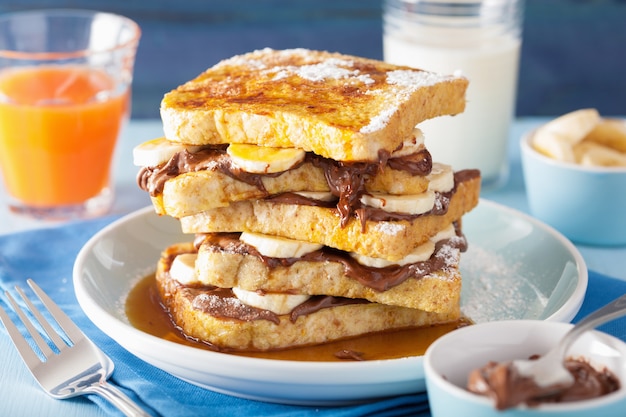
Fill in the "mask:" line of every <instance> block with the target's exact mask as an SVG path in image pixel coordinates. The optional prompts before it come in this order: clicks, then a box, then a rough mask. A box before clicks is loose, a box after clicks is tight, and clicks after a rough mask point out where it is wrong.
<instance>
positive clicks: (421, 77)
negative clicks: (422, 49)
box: [387, 70, 452, 90]
mask: <svg viewBox="0 0 626 417" xmlns="http://www.w3.org/2000/svg"><path fill="white" fill-rule="evenodd" d="M451 79H452V78H451V77H450V76H448V75H440V74H437V73H433V72H428V71H415V70H396V71H389V72H388V73H387V83H388V84H391V85H397V86H400V87H405V88H410V89H412V90H417V89H419V88H423V87H429V86H432V85H435V84H437V83H440V82H443V81H446V80H451Z"/></svg>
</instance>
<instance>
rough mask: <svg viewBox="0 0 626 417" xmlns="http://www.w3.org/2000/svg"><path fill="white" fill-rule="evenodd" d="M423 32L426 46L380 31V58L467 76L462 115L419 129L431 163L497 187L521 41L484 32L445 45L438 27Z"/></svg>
mask: <svg viewBox="0 0 626 417" xmlns="http://www.w3.org/2000/svg"><path fill="white" fill-rule="evenodd" d="M406 30H409V29H408V28H407V29H406ZM451 32H454V30H451ZM428 35H429V36H426V39H428V42H429V44H425V42H424V43H422V42H420V43H419V44H418V43H417V42H416V41H415V39H413V40H406V39H405V38H401V37H400V36H399V35H398V34H396V33H394V34H388V33H385V36H384V39H383V46H384V59H385V61H388V62H391V63H395V64H402V65H409V66H412V67H417V68H421V69H424V70H429V71H435V72H441V73H446V74H452V73H455V72H457V71H458V72H461V73H462V74H463V75H465V76H466V77H467V78H468V79H469V81H470V83H469V87H468V90H467V95H466V97H467V105H466V108H465V111H464V112H463V113H462V114H459V115H456V116H453V117H452V116H442V117H438V118H435V119H431V120H428V121H426V122H423V123H420V125H419V127H420V129H422V131H423V132H424V137H425V139H426V147H427V148H428V150H429V151H430V152H431V154H432V156H433V161H437V162H444V163H447V164H450V165H452V166H453V167H454V169H455V170H459V169H463V168H478V169H480V170H481V174H482V177H483V187H484V188H489V187H491V186H496V185H499V183H501V182H502V181H503V180H504V179H506V174H507V172H508V164H507V142H508V136H509V126H510V123H511V119H512V117H513V115H514V111H515V96H516V90H517V74H518V65H519V55H520V46H521V41H520V40H519V39H517V38H516V37H514V36H509V35H506V34H505V35H502V34H499V35H497V38H495V39H489V36H488V34H487V36H486V37H485V32H484V31H483V32H482V33H480V34H479V35H477V36H476V38H480V40H478V41H477V40H476V39H473V38H472V36H468V37H467V38H466V39H465V41H464V42H462V43H464V45H460V46H455V47H450V46H448V45H446V39H445V35H444V34H443V33H442V32H441V31H440V30H437V31H436V33H428ZM423 36H425V35H423ZM448 36H452V37H454V39H452V38H450V41H451V42H452V41H454V43H455V44H457V45H458V44H459V40H458V39H459V36H461V39H463V38H462V36H463V35H459V33H454V34H453V35H448ZM485 38H487V40H485ZM434 43H438V45H434Z"/></svg>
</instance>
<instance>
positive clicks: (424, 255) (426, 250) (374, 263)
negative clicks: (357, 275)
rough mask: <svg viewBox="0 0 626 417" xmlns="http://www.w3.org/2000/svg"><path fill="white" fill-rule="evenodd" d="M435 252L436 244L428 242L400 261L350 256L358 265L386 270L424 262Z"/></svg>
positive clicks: (356, 254)
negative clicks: (393, 266)
mask: <svg viewBox="0 0 626 417" xmlns="http://www.w3.org/2000/svg"><path fill="white" fill-rule="evenodd" d="M434 251H435V243H434V242H432V241H430V240H429V241H426V242H425V243H423V244H421V245H419V246H418V247H417V248H415V250H414V251H413V252H411V253H409V254H408V255H407V256H405V257H404V258H402V259H400V260H399V261H388V260H387V259H382V258H373V257H371V256H365V255H361V254H360V253H356V252H350V256H351V257H353V258H354V259H356V261H357V262H358V263H360V264H361V265H365V266H369V267H372V268H385V267H387V266H391V265H400V266H403V265H407V264H414V263H416V262H423V261H427V260H428V259H430V257H431V256H432V254H433V252H434Z"/></svg>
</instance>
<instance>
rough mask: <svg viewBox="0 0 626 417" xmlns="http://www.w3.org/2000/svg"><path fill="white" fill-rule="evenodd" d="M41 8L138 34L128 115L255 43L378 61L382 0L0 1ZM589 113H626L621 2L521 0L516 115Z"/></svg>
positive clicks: (149, 112)
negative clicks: (114, 17)
mask: <svg viewBox="0 0 626 417" xmlns="http://www.w3.org/2000/svg"><path fill="white" fill-rule="evenodd" d="M46 7H72V8H87V9H99V10H104V11H111V12H115V13H120V14H123V15H126V16H128V17H130V18H132V19H134V20H136V21H137V22H138V23H139V24H140V26H141V27H142V30H143V37H142V40H141V43H140V47H139V51H138V55H137V63H136V67H135V82H134V87H133V94H134V95H133V117H135V118H144V117H158V108H159V102H160V100H161V97H162V95H163V94H164V93H165V92H167V91H169V90H171V89H172V88H174V87H176V86H177V85H179V84H181V83H182V82H184V81H186V80H188V79H191V78H193V77H194V76H196V75H197V74H199V73H200V72H202V71H203V70H204V69H206V68H208V67H210V66H212V65H213V64H215V63H216V62H218V61H219V60H221V59H223V58H227V57H229V56H232V55H234V54H237V53H243V52H247V51H250V50H254V49H259V48H263V47H266V46H267V47H272V48H277V49H279V48H290V47H305V48H311V49H325V50H330V51H339V52H343V53H349V54H355V55H362V56H367V57H371V58H382V22H381V1H380V0H361V1H359V0H232V1H224V0H178V1H176V0H54V1H53V0H12V1H11V0H0V13H2V12H8V11H15V10H24V9H34V8H46ZM582 107H596V108H598V109H599V110H600V112H601V113H602V114H604V115H626V0H527V2H526V13H525V22H524V43H523V47H522V59H521V67H520V78H519V95H518V104H517V114H518V115H520V116H524V115H557V114H562V113H565V112H567V111H570V110H574V109H578V108H582Z"/></svg>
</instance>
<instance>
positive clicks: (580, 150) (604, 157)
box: [574, 142, 626, 167]
mask: <svg viewBox="0 0 626 417" xmlns="http://www.w3.org/2000/svg"><path fill="white" fill-rule="evenodd" d="M574 153H575V154H576V160H577V162H578V163H579V164H581V165H583V166H592V167H624V166H626V153H622V152H618V151H616V150H615V149H612V148H609V147H608V146H602V145H599V144H597V143H593V142H581V143H579V144H578V145H576V146H575V147H574Z"/></svg>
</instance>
